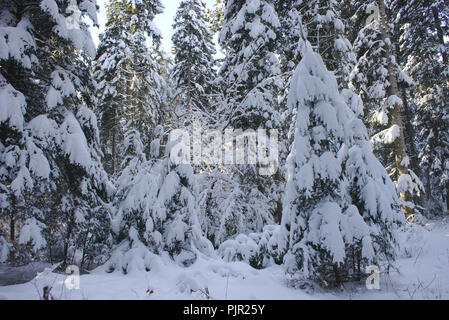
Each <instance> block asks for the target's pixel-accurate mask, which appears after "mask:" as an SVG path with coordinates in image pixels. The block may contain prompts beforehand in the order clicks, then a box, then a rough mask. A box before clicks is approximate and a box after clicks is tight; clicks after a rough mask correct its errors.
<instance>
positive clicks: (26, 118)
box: [0, 0, 111, 267]
mask: <svg viewBox="0 0 449 320" xmlns="http://www.w3.org/2000/svg"><path fill="white" fill-rule="evenodd" d="M69 9H70V10H69ZM0 10H1V13H0V17H1V21H0V42H1V48H2V49H1V52H0V64H1V75H0V82H1V84H0V96H1V100H0V104H1V108H0V110H1V112H0V113H1V118H0V123H1V128H2V132H3V133H4V134H2V135H1V136H2V138H1V139H2V140H1V143H0V150H1V153H0V166H1V169H0V172H1V173H0V175H1V177H2V178H1V181H2V182H1V183H0V185H1V191H0V192H1V205H0V207H2V219H3V218H5V215H6V216H9V218H10V222H11V224H10V225H11V230H10V239H11V240H13V241H14V240H15V241H16V242H15V243H19V244H21V245H22V246H23V248H24V249H27V248H30V251H32V252H34V253H36V252H37V251H40V252H43V254H44V255H45V256H46V257H47V258H48V259H50V260H52V259H62V261H63V262H64V264H67V263H80V264H83V267H87V266H88V265H89V264H91V263H96V262H101V257H102V254H104V253H105V252H104V251H103V250H104V249H105V247H107V245H108V243H109V242H108V234H109V232H108V220H107V212H106V210H105V208H104V206H103V204H104V202H103V201H104V200H106V199H107V198H108V195H109V193H110V191H111V186H110V184H109V181H108V178H107V175H106V173H105V171H104V170H103V167H102V164H101V150H100V146H99V135H98V128H97V119H96V117H95V115H94V113H93V112H92V110H91V109H90V108H91V103H92V92H90V88H92V82H91V80H90V79H91V78H90V73H89V65H88V64H87V63H86V61H89V59H90V58H92V57H93V56H94V55H95V46H94V44H93V42H92V39H91V36H90V33H89V31H88V27H87V24H86V23H84V22H83V20H82V19H81V18H84V17H86V18H90V19H91V20H92V21H93V22H94V23H97V20H96V19H97V17H96V4H95V1H92V0H84V1H78V2H74V1H58V2H56V1H54V0H42V1H37V2H32V3H31V2H29V3H28V2H26V3H18V2H16V1H6V2H3V3H2V6H1V8H0ZM16 228H18V229H20V233H19V234H18V237H16V236H15V230H16ZM96 259H98V260H100V261H95V260H96Z"/></svg>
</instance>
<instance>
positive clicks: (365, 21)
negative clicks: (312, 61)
mask: <svg viewBox="0 0 449 320" xmlns="http://www.w3.org/2000/svg"><path fill="white" fill-rule="evenodd" d="M355 5H356V6H357V10H356V13H355V16H354V17H353V19H354V20H357V21H358V24H354V25H355V26H356V25H359V26H360V25H361V26H363V27H361V30H360V31H359V32H358V35H357V38H356V40H355V42H354V50H355V52H356V54H357V59H358V62H357V65H356V66H355V68H354V70H353V72H352V74H351V89H353V90H354V91H355V92H356V93H357V94H359V95H360V96H361V97H362V100H363V102H364V105H365V119H364V120H365V122H366V123H368V124H369V134H370V136H371V139H372V143H373V144H374V146H375V149H376V153H377V155H378V156H379V157H380V159H382V162H383V164H384V166H386V167H387V170H388V172H389V174H390V176H391V177H392V179H393V180H394V181H395V182H396V189H397V192H398V194H399V195H400V197H401V200H402V205H403V208H404V211H405V212H406V215H410V214H412V213H413V212H414V207H415V205H414V203H413V202H412V195H413V194H419V192H420V185H421V182H420V181H419V178H418V177H417V176H416V174H415V173H414V172H413V171H412V170H410V169H409V162H410V161H409V157H408V156H407V149H406V141H405V134H404V125H403V120H402V115H403V113H402V107H403V100H402V97H401V93H400V92H399V85H398V83H399V80H405V79H407V78H408V77H406V75H405V73H404V72H403V70H401V68H400V66H399V65H398V64H397V62H396V57H395V52H394V51H393V49H394V48H393V46H392V41H391V35H390V24H389V22H390V21H391V18H390V11H389V10H387V8H386V6H385V3H384V1H383V0H379V1H370V2H356V3H355ZM373 12H374V14H373ZM376 12H378V14H375V13H376ZM359 28H360V27H359Z"/></svg>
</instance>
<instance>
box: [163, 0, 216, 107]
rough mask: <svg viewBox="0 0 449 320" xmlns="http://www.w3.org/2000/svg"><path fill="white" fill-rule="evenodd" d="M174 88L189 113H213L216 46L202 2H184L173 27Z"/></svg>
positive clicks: (198, 0)
mask: <svg viewBox="0 0 449 320" xmlns="http://www.w3.org/2000/svg"><path fill="white" fill-rule="evenodd" d="M173 28H174V35H173V37H172V40H173V50H174V54H175V57H174V67H173V70H172V77H173V84H174V86H175V88H176V92H175V95H176V97H177V99H176V101H177V102H178V103H179V104H180V105H181V106H182V107H183V108H184V109H185V110H186V112H187V113H190V114H192V113H196V114H197V113H199V112H205V113H206V114H209V115H210V114H211V113H212V110H213V109H212V106H211V103H210V100H211V99H210V94H212V93H213V91H214V81H215V79H216V71H215V70H214V67H215V60H214V55H215V53H216V50H215V45H214V43H213V39H212V33H211V32H210V30H209V26H208V23H207V15H206V7H205V4H204V3H203V2H202V1H201V0H183V1H181V3H180V5H179V8H178V11H177V13H176V17H175V23H174V25H173Z"/></svg>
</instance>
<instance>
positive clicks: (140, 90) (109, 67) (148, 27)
mask: <svg viewBox="0 0 449 320" xmlns="http://www.w3.org/2000/svg"><path fill="white" fill-rule="evenodd" d="M107 10H108V15H107V17H108V20H107V23H106V30H105V32H104V33H103V34H102V35H101V37H100V40H101V42H100V44H99V47H98V53H97V58H96V64H95V73H94V77H95V80H96V82H97V83H98V85H97V99H98V108H97V113H98V114H99V119H100V124H101V126H100V127H101V132H102V138H103V143H102V144H103V146H104V147H103V151H104V153H105V167H106V168H107V170H108V172H109V173H111V174H113V173H115V172H116V171H117V169H119V168H120V167H121V166H122V165H126V163H122V162H123V160H124V159H125V157H126V150H125V149H123V148H120V146H121V145H122V142H123V141H124V139H125V136H126V135H127V131H130V132H131V134H132V132H133V131H134V130H137V131H138V132H139V136H140V139H142V143H143V144H144V145H148V144H149V142H151V140H152V132H153V129H154V127H155V126H156V124H157V123H158V121H159V118H160V117H161V114H162V110H161V109H162V106H163V105H164V104H163V98H164V95H163V91H164V80H163V79H162V77H161V76H160V74H159V70H158V66H157V65H156V62H155V61H154V59H153V57H152V56H151V52H150V51H149V49H148V47H147V46H146V44H145V43H146V40H147V39H150V40H151V41H153V44H154V46H153V48H152V49H153V50H158V48H159V43H160V39H161V35H160V31H159V30H158V29H157V27H155V25H154V23H153V19H154V17H155V15H157V14H159V13H161V12H162V10H163V6H162V4H161V3H160V1H153V0H151V1H150V0H137V1H128V0H112V1H111V2H110V4H109V6H108V8H107Z"/></svg>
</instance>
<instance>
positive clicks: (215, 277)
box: [0, 219, 449, 300]
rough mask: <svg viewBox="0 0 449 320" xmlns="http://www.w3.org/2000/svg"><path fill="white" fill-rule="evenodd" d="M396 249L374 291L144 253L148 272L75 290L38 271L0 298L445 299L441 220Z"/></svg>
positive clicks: (116, 275)
mask: <svg viewBox="0 0 449 320" xmlns="http://www.w3.org/2000/svg"><path fill="white" fill-rule="evenodd" d="M400 248H401V250H400V252H401V254H400V257H399V259H398V261H397V263H396V267H397V269H393V270H391V271H390V274H385V273H381V280H380V290H368V289H366V287H365V286H364V283H361V284H358V285H357V284H347V285H345V287H344V288H343V289H342V290H328V291H325V290H321V289H315V291H307V292H306V291H304V290H300V289H294V288H292V287H289V286H287V283H294V278H288V277H287V276H285V272H284V269H283V268H282V267H280V266H271V267H268V268H266V269H263V270H256V269H253V268H251V267H250V266H248V265H247V264H245V263H243V262H225V261H223V260H221V259H218V258H209V257H206V256H203V255H200V256H199V258H198V259H197V261H196V262H195V263H194V264H193V265H191V266H190V267H187V268H183V267H180V266H177V265H176V264H174V263H173V262H170V259H169V258H167V257H164V256H162V257H158V256H155V255H148V256H147V259H146V260H147V262H148V265H147V266H148V267H149V269H151V270H150V271H148V272H147V271H145V268H144V266H141V267H140V268H136V269H134V271H133V272H131V273H128V274H127V275H124V274H123V273H121V272H119V271H117V272H113V273H106V272H105V269H104V268H99V269H96V270H94V271H93V272H92V273H91V274H87V275H82V276H81V278H80V289H79V290H68V289H67V288H66V287H65V286H64V284H63V281H64V280H65V279H67V275H63V274H56V273H53V272H43V273H42V274H41V275H40V276H38V277H36V278H35V279H33V280H32V281H30V282H28V283H24V284H19V285H12V286H4V287H0V296H2V297H4V298H5V299H39V294H42V288H43V287H44V286H45V285H51V286H52V287H53V290H52V295H53V296H54V297H55V299H70V300H82V299H88V300H93V299H112V300H114V299H132V300H136V299H137V300H158V299H175V300H185V299H194V300H197V299H198V300H202V299H207V295H206V294H205V293H206V288H207V291H209V293H210V297H211V299H224V300H226V299H236V300H244V299H247V300H248V299H249V300H258V299H273V300H281V299H285V300H290V299H295V300H297V299H356V300H357V299H403V300H408V299H449V273H448V272H447V270H449V224H448V221H447V219H446V221H442V222H441V221H431V222H428V223H426V224H424V225H417V224H409V225H407V226H406V227H405V228H403V229H402V230H401V231H400ZM136 250H140V249H137V248H136ZM130 256H131V255H130ZM134 256H135V254H134ZM139 261H145V259H139ZM398 270H399V271H398ZM189 289H192V291H191V290H189ZM151 292H152V293H151Z"/></svg>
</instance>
